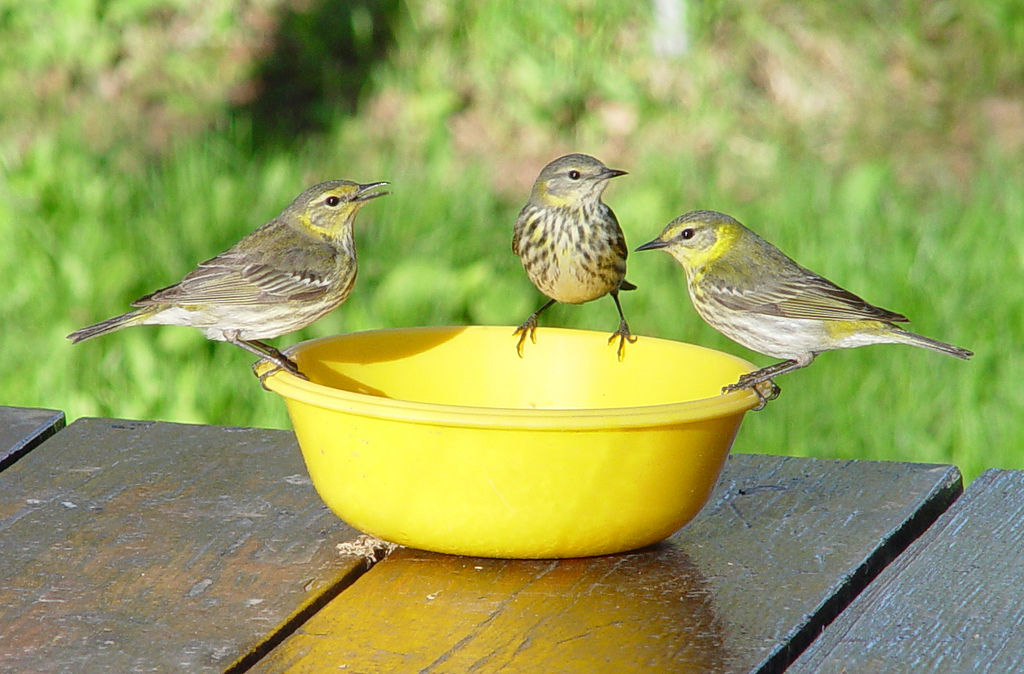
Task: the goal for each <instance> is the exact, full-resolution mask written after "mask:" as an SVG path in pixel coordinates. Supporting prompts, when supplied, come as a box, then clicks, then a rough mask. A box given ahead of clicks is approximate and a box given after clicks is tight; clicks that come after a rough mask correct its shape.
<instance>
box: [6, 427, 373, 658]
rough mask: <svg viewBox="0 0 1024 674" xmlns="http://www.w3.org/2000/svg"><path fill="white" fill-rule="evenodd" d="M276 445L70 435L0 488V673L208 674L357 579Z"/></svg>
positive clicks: (280, 434) (297, 463)
mask: <svg viewBox="0 0 1024 674" xmlns="http://www.w3.org/2000/svg"><path fill="white" fill-rule="evenodd" d="M354 535H355V532H354V530H352V529H351V528H349V527H347V526H346V525H344V524H343V523H341V522H340V521H339V520H338V519H337V518H336V517H334V515H332V514H331V513H330V512H329V511H328V510H327V509H326V508H325V507H324V506H323V505H322V502H321V501H320V499H319V498H318V497H317V495H316V493H315V492H314V490H313V487H312V485H311V484H310V482H309V480H308V477H307V474H306V470H305V466H304V465H303V464H302V459H301V456H300V454H299V451H298V448H297V446H296V444H295V440H294V436H293V435H292V434H291V433H290V432H285V431H269V430H258V429H243V428H221V427H211V426H190V425H179V424H168V423H153V422H136V421H116V420H109V419H81V420H78V421H76V422H74V423H73V424H71V425H70V426H68V427H67V428H66V429H64V430H63V431H61V432H60V433H57V434H56V435H55V436H53V437H52V438H50V439H49V440H47V441H46V442H44V443H42V444H41V445H40V446H39V447H37V448H36V449H34V450H33V451H31V452H29V453H28V455H26V456H24V457H23V458H22V459H21V460H19V461H18V462H16V463H15V464H14V465H12V466H10V467H9V468H8V469H7V470H5V471H3V472H2V473H0V671H12V672H13V671H17V672H129V671H164V672H202V671H223V670H225V669H226V668H228V667H229V666H230V665H231V663H232V662H233V661H235V659H236V658H238V657H239V656H241V655H243V654H245V653H247V652H259V645H260V644H261V643H262V642H265V640H267V639H268V638H269V639H270V640H271V643H272V642H273V639H274V637H273V636H272V635H274V634H275V633H277V630H278V627H279V626H281V625H282V623H285V622H286V621H288V620H292V622H295V621H297V620H298V619H300V618H301V617H304V615H303V612H306V613H308V612H311V611H312V610H314V609H315V608H316V606H317V605H318V603H320V602H322V601H326V600H327V599H328V598H329V597H330V596H332V593H333V592H337V591H340V589H341V588H342V587H343V586H344V585H346V584H347V583H348V582H350V581H351V580H352V578H353V577H354V576H355V575H357V574H358V573H359V572H360V571H361V562H359V561H357V560H355V559H354V558H351V557H347V558H343V557H340V556H339V555H338V553H337V551H336V550H335V544H336V543H338V542H341V541H344V540H346V539H349V538H352V537H353V536H354Z"/></svg>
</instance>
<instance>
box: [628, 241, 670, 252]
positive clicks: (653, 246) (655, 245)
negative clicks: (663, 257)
mask: <svg viewBox="0 0 1024 674" xmlns="http://www.w3.org/2000/svg"><path fill="white" fill-rule="evenodd" d="M659 248H668V242H667V241H662V240H661V239H653V240H651V241H648V242H647V243H645V244H644V245H642V246H637V248H636V250H637V251H641V250H657V249H659Z"/></svg>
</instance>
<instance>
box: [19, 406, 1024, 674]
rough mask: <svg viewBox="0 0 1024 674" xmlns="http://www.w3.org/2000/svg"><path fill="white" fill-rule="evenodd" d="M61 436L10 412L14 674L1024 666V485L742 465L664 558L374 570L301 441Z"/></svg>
mask: <svg viewBox="0 0 1024 674" xmlns="http://www.w3.org/2000/svg"><path fill="white" fill-rule="evenodd" d="M63 419H64V417H63V415H62V414H61V413H59V412H55V411H48V410H26V409H17V408H4V407H0V457H6V458H4V459H2V461H3V463H0V465H2V466H3V467H4V468H3V470H2V472H0V671H3V672H7V671H10V672H23V671H24V672H28V671H31V672H130V671H173V672H207V671H221V672H224V671H232V672H238V671H253V672H281V671H288V672H321V671H334V670H337V671H345V672H361V673H362V672H367V673H369V672H389V673H390V672H563V671H566V672H568V671H572V672H641V671H651V672H773V671H783V670H786V671H791V672H800V673H803V672H816V671H825V672H838V671H851V672H853V671H858V672H859V671H864V672H875V671H879V672H882V671H884V672H890V671H893V672H898V671H914V672H920V671H936V672H961V671H991V672H995V671H1022V669H1024V668H1022V663H1024V656H1022V653H1024V630H1021V629H1020V622H1021V620H1022V614H1024V583H1022V582H1020V575H1021V572H1020V568H1021V564H1022V562H1024V544H1022V540H1024V539H1022V537H1021V534H1020V533H1019V527H1018V526H1017V522H1018V521H1019V520H1020V517H1021V515H1022V511H1024V477H1022V473H1021V472H1016V471H992V472H989V473H986V474H985V475H983V476H982V477H981V478H979V479H978V480H977V481H975V483H974V484H973V485H972V486H971V488H970V489H969V490H968V491H967V493H966V494H964V495H962V496H961V478H960V473H959V471H958V470H957V469H956V468H955V467H953V466H937V465H922V464H911V463H900V462H871V461H836V460H821V459H806V458H793V457H785V456H770V455H742V454H737V455H733V456H731V457H730V458H729V461H728V462H727V464H726V467H725V470H724V472H723V474H722V476H721V479H720V480H719V483H718V486H717V488H716V490H715V493H714V494H713V496H712V499H711V501H710V502H709V504H708V506H707V507H706V508H705V509H704V511H703V512H702V513H701V514H700V515H699V516H698V517H697V518H696V519H695V520H694V521H693V522H691V523H690V524H689V525H688V526H686V527H684V528H683V529H681V530H680V531H678V532H676V533H675V534H674V535H673V536H672V537H671V538H669V539H668V540H667V541H665V542H663V543H661V544H658V545H655V546H651V547H649V548H645V549H642V550H638V551H635V552H631V553H625V554H619V555H610V556H606V557H596V558H590V559H566V560H497V559H479V558H468V557H457V556H447V555H440V554H433V553H428V552H423V551H418V550H412V549H399V550H397V551H395V552H394V553H392V554H391V555H390V556H389V557H387V558H386V559H384V560H383V561H371V560H369V559H367V558H363V557H359V556H354V555H343V554H340V553H339V552H338V550H337V549H336V545H337V544H339V543H344V542H349V541H353V540H354V539H356V537H357V536H358V535H359V534H358V532H357V531H355V530H353V529H352V528H350V527H349V526H347V525H346V524H344V523H343V522H341V521H340V520H338V519H337V518H336V517H335V516H334V515H333V514H331V513H330V512H329V511H328V510H327V509H326V507H324V506H323V505H322V503H321V502H320V500H319V498H318V497H317V495H316V493H315V492H314V490H313V487H312V485H311V483H310V482H309V479H308V477H307V475H306V471H305V467H304V466H303V464H302V459H301V456H300V454H299V451H298V448H297V446H296V444H295V440H294V436H293V435H292V433H290V432H287V431H276V430H265V429H252V428H228V427H214V426H195V425H183V424H173V423H162V422H144V421H125V420H117V419H79V420H77V421H75V422H74V423H72V424H70V425H69V426H67V427H66V428H63ZM781 449H783V448H780V450H781Z"/></svg>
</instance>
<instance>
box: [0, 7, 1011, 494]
mask: <svg viewBox="0 0 1024 674" xmlns="http://www.w3.org/2000/svg"><path fill="white" fill-rule="evenodd" d="M58 4H60V5H61V6H62V7H63V5H65V4H66V5H67V8H66V9H67V10H68V11H67V12H52V13H51V14H49V15H48V16H50V17H52V18H51V19H50V20H49V23H47V22H45V21H43V18H42V17H41V15H40V14H39V12H38V8H35V7H34V6H33V5H30V4H25V5H24V6H11V7H9V8H8V9H6V10H3V11H2V12H0V37H2V38H3V39H4V41H5V43H14V42H13V41H14V40H17V41H18V43H19V44H21V45H23V49H22V50H21V53H22V58H20V60H19V59H15V58H13V56H12V50H7V51H6V52H5V54H6V56H0V94H2V96H0V101H3V102H2V103H0V108H2V109H0V237H2V239H3V241H4V245H3V246H0V279H2V280H0V288H2V289H3V298H4V299H3V302H0V325H2V326H3V333H2V337H0V340H2V346H3V354H4V358H3V359H2V361H0V404H7V405H26V406H44V407H55V408H59V409H63V410H64V411H66V412H67V414H68V415H69V417H70V418H72V419H73V418H76V417H79V416H86V415H109V416H118V417H128V418H145V419H165V420H176V421H190V422H203V423H223V424H237V425H255V426H267V427H281V428H285V427H287V426H288V420H287V417H286V415H285V411H284V406H283V404H282V402H281V401H280V400H279V399H278V398H277V397H275V396H273V395H271V394H268V393H266V392H264V391H262V390H261V389H260V388H259V386H258V385H257V384H256V381H255V379H254V378H253V377H252V375H251V373H250V372H249V365H250V363H251V357H250V356H249V355H248V354H246V353H244V352H242V351H241V350H240V349H235V348H232V347H230V346H228V345H224V344H214V343H211V342H208V341H206V340H204V339H203V338H202V336H201V335H200V334H198V333H197V332H196V331H192V330H188V329H185V328H140V329H131V330H125V331H123V332H120V333H116V334H114V335H111V336H108V337H105V338H103V339H99V340H95V341H90V342H86V343H84V344H82V345H77V346H72V345H71V344H70V343H69V342H68V341H67V340H66V339H65V335H66V334H67V333H69V332H70V331H72V330H73V329H75V328H78V327H81V326H82V325H85V324H87V323H91V322H94V321H97V320H100V319H102V318H106V317H108V316H110V315H113V314H115V313H119V312H121V311H123V310H125V308H126V307H127V305H128V303H129V302H130V301H131V300H133V299H135V298H136V297H138V296H140V295H142V294H145V293H147V292H149V291H151V290H153V289H155V288H157V287H160V286H163V285H166V284H168V283H171V282H173V281H176V280H177V279H178V278H180V277H181V276H182V275H183V274H184V273H185V272H187V271H188V270H189V269H191V268H192V267H193V266H194V265H195V264H196V263H197V262H199V261H201V260H204V259H206V258H208V257H210V256H212V255H213V254H216V253H217V252H220V251H221V250H223V249H224V248H226V247H227V246H229V245H231V244H232V243H233V242H234V241H236V240H237V239H238V238H240V237H241V236H242V235H244V234H245V233H246V232H248V231H250V230H251V229H253V228H254V227H256V226H257V225H259V224H261V223H262V222H264V221H266V220H267V219H269V218H271V217H273V216H274V215H276V214H277V213H278V212H279V211H280V209H281V208H283V207H284V206H285V205H286V204H287V203H288V202H289V201H290V200H291V199H292V198H293V197H294V196H295V195H296V194H298V193H299V192H300V191H301V190H302V189H304V188H305V187H306V186H308V185H309V184H312V183H313V182H316V181H319V180H325V179H330V178H349V179H354V180H360V181H371V180H389V181H391V182H392V188H393V194H392V195H391V196H389V197H387V198H386V199H382V200H380V201H377V202H374V203H373V204H372V205H371V206H370V207H368V208H366V209H365V210H364V211H363V212H362V213H361V214H360V218H359V221H358V222H357V233H356V238H357V245H358V248H359V259H360V274H359V280H358V282H357V284H356V289H355V291H354V292H353V294H352V296H351V297H350V298H349V300H348V302H347V303H346V304H345V305H344V306H343V307H342V308H340V309H339V310H338V311H336V312H334V313H333V314H332V315H330V316H329V317H327V318H325V319H323V320H321V321H320V322H318V323H317V324H315V325H313V326H311V327H309V328H307V329H305V330H303V331H301V332H299V333H296V334H294V335H290V336H287V337H284V338H281V339H280V340H278V344H279V345H287V344H291V343H294V342H296V341H299V340H301V339H306V338H310V337H314V336H321V335H328V334H333V333H337V332H347V331H354V330H365V329H373V328H380V327H389V326H404V325H424V324H428V325H429V324H464V323H481V324H508V325H515V324H518V323H519V322H520V321H521V320H522V319H523V318H525V316H526V315H527V314H528V313H529V312H530V311H532V310H533V309H534V308H536V306H537V305H538V303H539V302H540V296H539V294H538V293H537V291H536V290H535V289H533V287H532V286H531V285H530V284H529V282H528V281H527V279H526V278H525V276H524V274H523V273H522V270H521V267H520V266H519V263H518V260H516V259H515V258H514V257H513V256H512V254H511V251H510V243H509V242H510V237H511V226H512V222H513V221H514V219H515V216H516V213H517V212H518V209H519V208H520V207H521V205H522V203H523V202H524V201H525V199H526V195H527V193H528V190H529V186H530V184H531V182H532V180H533V179H534V177H535V176H536V173H537V172H538V171H539V169H540V168H541V167H542V166H543V165H544V164H545V163H546V162H547V161H549V160H550V159H552V158H554V157H556V156H558V155H559V154H562V153H564V152H569V151H583V152H588V153H590V154H594V155H595V156H597V157H599V158H601V159H602V160H603V161H605V162H606V163H607V164H609V165H611V166H615V167H617V168H623V169H626V170H628V171H629V172H630V175H628V176H626V177H623V178H621V179H618V180H616V181H615V183H614V184H613V185H612V186H611V187H610V188H609V189H608V191H607V193H606V201H607V202H608V203H609V205H611V206H612V208H613V209H614V210H615V211H616V213H617V214H618V216H619V220H620V221H621V222H622V225H623V228H624V230H625V232H626V236H627V240H628V241H629V243H630V245H631V246H633V247H635V246H636V245H639V244H640V243H643V242H645V241H647V240H649V239H650V238H652V237H653V236H654V235H655V234H656V233H657V232H658V231H660V229H661V228H662V226H664V224H665V223H667V222H668V221H669V220H671V219H672V218H673V217H675V216H676V215H679V214H680V213H682V212H685V211H687V210H691V209H694V208H713V209H716V210H721V211H724V212H727V213H730V214H731V215H733V216H735V217H737V218H739V219H740V220H741V221H742V222H744V223H745V224H747V225H748V226H750V227H752V228H753V229H755V230H756V231H758V232H759V233H761V234H762V235H764V236H765V237H766V238H768V239H769V240H771V241H773V242H775V243H776V244H778V245H779V246H780V247H781V248H783V250H786V251H787V252H788V253H790V254H791V255H792V256H793V257H794V258H796V259H797V260H798V261H800V262H801V263H802V264H804V265H805V266H808V267H810V268H811V269H814V270H815V271H818V272H820V273H822V274H823V275H825V276H827V277H829V278H831V279H832V280H834V281H836V282H838V283H840V284H841V285H843V286H845V287H848V288H849V289H851V290H853V291H854V292H856V293H858V294H860V295H862V296H864V297H865V298H866V299H868V300H869V301H872V302H874V303H876V304H879V305H881V306H884V307H886V308H889V309H893V310H895V311H899V312H901V313H904V314H906V315H908V316H909V317H910V318H911V319H912V321H913V323H912V328H913V329H915V330H917V331H919V332H922V333H924V334H926V335H930V336H933V337H936V338H939V339H943V340H946V341H950V342H953V343H956V344H958V345H960V346H964V347H967V348H970V349H972V350H974V351H975V352H976V353H977V355H976V357H975V359H974V360H972V361H971V362H969V363H963V362H959V361H956V360H954V359H948V358H943V357H941V356H938V355H936V354H932V353H928V352H925V351H923V350H917V349H908V348H902V347H895V346H894V347H885V346H878V347H868V348H864V349H857V350H852V351H847V352H835V353H829V354H825V355H823V356H822V357H821V358H819V359H818V360H817V361H816V362H815V363H814V365H813V366H812V367H811V368H808V369H807V370H803V371H800V372H797V373H794V374H792V375H788V376H786V377H783V378H781V379H780V381H779V383H780V385H781V386H782V387H783V389H784V392H783V395H782V397H781V398H780V399H779V400H777V401H775V402H774V403H772V405H770V406H769V408H768V409H767V410H766V411H764V412H762V413H759V414H756V415H750V416H749V417H748V419H747V421H746V423H745V424H744V427H743V430H742V431H741V434H740V437H739V438H738V439H737V442H736V446H735V447H736V450H737V451H756V452H770V453H780V454H793V455H802V456H827V457H842V458H851V459H853V458H867V459H899V460H910V461H922V462H944V463H945V462H952V463H956V464H957V465H958V466H960V467H961V469H962V470H964V472H965V474H966V475H967V476H968V477H972V476H974V475H977V474H978V473H979V472H980V471H981V470H983V469H984V468H986V467H990V466H999V467H1007V468H1021V467H1024V459H1022V458H1021V457H1020V454H1019V452H1017V451H1016V448H1017V447H1019V446H1021V445H1022V444H1024V442H1022V441H1024V430H1022V429H1021V424H1020V423H1019V419H1020V418H1022V416H1024V387H1021V386H1020V384H1019V382H1021V381H1024V355H1022V349H1021V346H1020V345H1021V343H1022V342H1024V302H1022V299H1021V298H1022V294H1021V291H1020V290H1019V285H1020V282H1019V279H1020V278H1021V277H1022V271H1024V228H1022V226H1021V223H1022V222H1024V162H1022V161H1021V159H1022V158H1024V31H1022V29H1021V26H1022V25H1024V22H1022V21H1024V10H1021V8H1020V5H1019V3H1016V2H1011V1H1010V0H1002V1H994V2H990V3H968V2H930V1H925V0H919V1H916V2H914V1H911V2H904V3H899V4H898V5H895V6H894V5H891V4H890V3H882V2H876V1H873V0H861V1H860V2H856V3H846V4H841V5H836V4H823V3H817V2H811V1H810V0H805V1H802V2H786V3H783V2H773V1H771V0H759V1H757V2H752V3H747V4H744V5H742V6H740V5H736V4H733V3H724V2H704V3H688V4H686V5H685V7H686V9H687V12H688V14H687V16H688V24H687V25H679V26H673V25H671V24H666V22H665V21H664V20H662V19H658V18H656V17H654V16H653V12H654V10H653V8H652V7H648V6H640V7H637V6H634V5H630V4H629V3H616V2H612V1H611V0H602V1H600V2H591V3H582V2H570V3H544V2H540V0H525V1H521V2H513V1H512V0H501V1H499V2H493V3H471V2H468V1H465V2H453V3H444V2H437V1H428V0H416V1H414V0H408V1H407V2H404V3H398V2H371V1H364V2H354V3H333V2H319V3H318V2H303V3H299V2H295V3H289V2H284V1H283V0H263V1H262V2H248V3H243V2H236V1H234V0H217V1H216V2H209V3H199V2H178V3H174V4H170V3H165V2H159V1H158V0H134V1H133V2H128V1H127V0H125V1H124V2H99V1H97V2H93V3H90V2H76V3H71V2H70V1H68V2H61V3H58ZM341 5H344V7H345V13H344V14H343V16H344V17H345V21H343V22H341V25H335V24H336V23H337V22H335V24H331V25H332V26H333V27H332V28H331V30H334V31H335V32H334V33H331V34H329V35H324V34H320V33H316V31H317V30H323V28H318V26H322V25H323V24H320V23H319V22H318V21H317V20H316V19H317V17H319V16H321V15H329V14H331V13H332V12H336V11H337V10H338V9H339V7H341ZM296 17H297V18H296ZM286 31H291V32H286ZM304 31H305V32H304ZM310 31H312V32H313V34H312V37H311V36H310ZM659 31H661V32H664V31H668V34H669V35H670V36H672V37H674V38H676V41H675V42H674V44H679V45H682V44H685V45H688V46H687V47H686V49H685V50H683V51H680V53H666V51H665V50H664V49H662V51H660V52H659V51H658V50H657V49H655V48H654V46H653V44H654V39H655V38H654V36H655V35H656V34H657V33H658V32H659ZM197 35H198V36H203V38H204V39H199V38H197V37H196V36H197ZM669 42H670V43H671V42H672V41H669ZM69 45H70V46H71V47H74V46H75V45H78V46H79V47H81V49H71V48H69ZM281 45H289V49H290V50H291V51H292V52H294V51H295V50H298V51H299V52H300V53H299V54H298V55H296V54H294V53H291V52H289V53H291V55H290V56H289V57H288V58H285V59H283V60H282V57H281ZM336 45H341V46H340V47H337V48H335V46H336ZM86 46H88V48H85V47H86ZM669 51H671V50H669ZM289 68H291V69H289ZM267 73H270V74H271V76H268V75H267ZM353 74H356V75H358V76H354V75H353ZM343 75H344V76H343ZM268 77H269V79H268ZM275 77H276V78H277V80H276V81H275V79H274V78H275ZM282 80H283V81H284V82H286V83H287V86H279V85H280V84H281V81H282ZM335 84H337V86H336V87H335V86H334V85H335ZM26 88H31V90H32V91H33V92H35V94H36V96H35V97H32V98H26V97H24V96H16V95H14V94H15V93H16V92H20V91H23V90H25V89H26ZM290 101H295V108H297V109H290V108H289V102H290ZM293 118H295V119H294V120H293ZM292 121H294V124H292ZM629 265H630V266H629V269H630V271H629V278H630V279H631V280H632V281H633V282H634V283H636V284H637V285H639V286H640V290H638V291H637V292H635V293H629V294H627V295H624V296H623V304H624V309H625V311H626V315H627V317H628V318H629V320H630V325H631V327H632V328H633V329H634V331H635V332H637V333H640V334H642V335H654V336H661V337H668V338H672V339H681V340H685V341H692V342H696V343H699V344H704V345H708V346H712V347H715V348H719V349H722V350H725V351H728V352H731V353H736V354H738V355H741V356H743V357H746V358H748V359H750V360H751V361H752V362H754V363H756V364H758V365H763V364H767V363H768V362H770V359H767V358H765V357H763V356H760V355H757V354H753V353H750V352H748V351H745V350H744V349H742V348H741V347H739V346H737V345H735V344H733V343H731V342H729V341H728V340H726V339H725V338H723V337H721V336H720V335H718V334H717V333H715V332H714V331H713V330H711V329H710V328H708V327H707V326H706V325H704V324H703V323H702V322H700V320H699V318H697V316H696V314H695V313H694V311H693V309H692V307H691V306H690V303H689V299H688V297H687V296H686V292H685V285H684V279H683V275H682V272H681V269H679V268H678V266H677V265H675V263H674V262H672V261H671V260H670V259H669V258H668V256H665V255H659V254H655V253H639V254H636V255H633V256H631V257H630V260H629ZM545 318H546V320H545V322H544V324H546V325H554V324H558V325H566V326H577V327H586V328H592V329H596V330H606V331H609V332H610V331H611V330H613V329H614V327H615V314H614V309H613V307H612V305H611V302H610V301H607V302H606V301H598V302H594V303H591V304H588V305H584V306H581V307H556V308H555V309H553V310H552V311H551V312H550V314H549V315H546V317H545ZM541 338H543V333H542V332H541ZM509 344H510V348H512V345H513V340H512V339H511V336H510V343H509Z"/></svg>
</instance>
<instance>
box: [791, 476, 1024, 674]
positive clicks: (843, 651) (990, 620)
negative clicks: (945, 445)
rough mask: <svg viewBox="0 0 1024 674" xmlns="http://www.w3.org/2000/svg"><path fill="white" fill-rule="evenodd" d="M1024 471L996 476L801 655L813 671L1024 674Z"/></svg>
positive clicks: (982, 480)
mask: <svg viewBox="0 0 1024 674" xmlns="http://www.w3.org/2000/svg"><path fill="white" fill-rule="evenodd" d="M1022 522H1024V471H1005V470H989V471H986V472H985V473H983V474H982V475H981V476H980V477H978V478H977V479H976V480H975V481H974V482H972V483H971V485H970V487H969V488H968V489H967V491H966V492H965V493H964V495H963V496H962V497H961V498H960V499H959V500H958V501H957V502H956V503H954V504H953V505H952V506H951V507H950V508H949V510H948V511H947V512H946V513H945V514H943V515H942V517H941V518H940V519H939V520H938V521H937V522H936V523H935V525H934V526H933V527H932V528H931V529H930V530H929V531H927V532H926V533H925V534H924V535H923V536H921V538H920V539H918V540H917V541H916V542H915V543H914V544H913V545H911V546H910V547H909V548H908V549H907V551H906V552H905V553H904V554H903V555H902V556H900V557H899V558H898V559H897V560H896V561H895V562H893V564H892V565H891V566H889V567H888V568H887V569H886V570H885V571H884V572H883V573H882V574H880V575H879V577H878V579H877V580H875V582H874V583H873V584H872V585H870V586H869V587H868V589H867V590H866V591H865V592H864V593H863V594H862V595H860V596H859V597H858V598H857V600H856V601H855V602H853V603H852V604H851V605H850V606H849V608H847V610H846V611H845V612H844V613H842V614H841V615H840V616H839V618H838V619H837V620H836V621H835V622H834V623H833V624H832V625H831V626H830V627H829V628H828V629H826V630H825V632H824V634H822V635H821V637H820V638H819V639H818V640H817V641H816V642H815V643H814V644H813V645H812V646H811V647H810V648H808V649H807V651H806V652H805V653H804V655H803V657H801V658H800V659H799V660H798V661H797V662H796V664H794V666H793V667H792V669H790V670H788V671H790V672H794V673H797V674H807V673H809V672H822V673H825V674H828V673H829V672H915V673H917V672H932V673H943V672H948V673H950V674H961V673H962V672H972V673H978V672H981V673H985V672H993V673H994V672H1000V673H1002V672H1024V526H1022Z"/></svg>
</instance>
